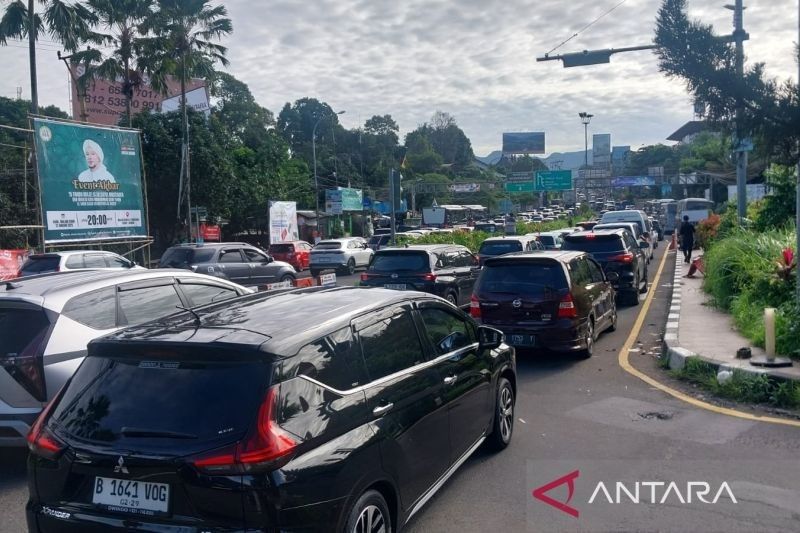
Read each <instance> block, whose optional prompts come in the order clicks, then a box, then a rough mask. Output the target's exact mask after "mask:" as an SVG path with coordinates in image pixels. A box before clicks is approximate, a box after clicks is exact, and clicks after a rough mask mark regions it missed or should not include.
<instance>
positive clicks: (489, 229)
mask: <svg viewBox="0 0 800 533" xmlns="http://www.w3.org/2000/svg"><path fill="white" fill-rule="evenodd" d="M496 230H497V226H495V225H494V224H475V231H485V232H488V233H491V232H493V231H496Z"/></svg>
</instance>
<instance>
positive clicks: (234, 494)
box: [26, 287, 516, 533]
mask: <svg viewBox="0 0 800 533" xmlns="http://www.w3.org/2000/svg"><path fill="white" fill-rule="evenodd" d="M307 309H314V313H313V314H310V313H308V312H307ZM514 359H515V357H514V349H513V348H511V347H509V346H507V345H505V344H504V343H503V335H502V333H501V332H499V331H497V330H495V329H492V328H489V327H486V326H480V327H479V326H477V325H476V324H475V323H474V322H473V320H472V319H471V318H470V317H469V316H467V315H466V314H464V313H463V312H461V311H460V310H458V309H456V308H455V307H453V306H452V305H450V304H448V303H447V302H445V301H444V300H442V299H440V298H436V297H432V296H430V295H427V294H422V293H411V292H398V291H391V290H382V289H361V288H356V287H340V288H333V289H320V288H311V289H294V290H290V291H286V292H283V293H262V294H256V295H251V296H245V297H243V298H239V299H237V300H230V301H228V302H225V304H223V305H218V304H213V305H210V306H207V307H203V308H195V309H193V310H192V311H191V312H187V313H182V314H180V315H176V316H174V317H172V318H169V319H164V320H162V321H161V322H158V323H150V324H148V325H145V326H137V327H133V328H129V329H126V330H124V331H121V332H119V333H115V334H113V335H111V336H107V337H105V338H103V339H102V340H98V341H95V342H93V343H91V344H90V346H89V355H88V357H87V358H86V359H85V361H84V363H83V364H82V365H81V367H80V368H79V369H78V371H77V372H76V374H75V375H74V376H73V377H72V379H71V380H70V382H69V383H68V384H67V386H66V387H65V388H64V389H63V390H62V392H61V393H59V395H58V396H57V397H56V398H55V399H54V400H53V402H52V403H51V404H50V405H49V406H48V408H47V409H46V411H45V412H44V413H43V414H42V416H41V417H40V418H39V419H38V421H37V423H36V424H35V426H34V428H33V429H32V430H31V434H30V436H29V447H30V450H31V454H30V456H29V460H28V468H29V488H30V499H29V501H28V504H27V507H26V509H27V520H28V527H29V530H30V531H36V532H48V531H58V532H67V533H68V532H93V531H98V532H99V531H102V532H108V531H131V530H134V529H135V530H137V531H175V532H178V531H186V532H188V531H279V530H280V531H290V530H291V531H301V530H302V531H348V532H352V531H392V530H399V529H401V528H402V526H403V525H404V524H405V523H406V522H407V521H408V519H409V518H410V517H411V516H413V515H414V513H416V512H417V511H418V510H419V509H420V508H421V507H422V506H423V505H424V504H425V503H426V502H427V501H428V500H429V499H430V498H431V497H432V496H433V494H434V493H435V492H436V491H437V490H438V489H439V488H440V487H441V486H442V485H443V484H444V483H445V481H446V480H447V478H448V477H449V476H450V475H452V474H453V473H454V472H455V470H456V469H457V467H458V466H460V465H461V464H462V463H463V462H464V461H465V460H466V459H467V458H468V457H469V456H470V455H471V454H472V453H473V452H474V451H475V450H476V449H477V448H478V447H479V446H480V445H481V444H482V443H486V444H487V445H488V446H489V447H491V448H493V449H495V450H500V449H503V448H505V447H506V446H507V445H508V444H509V442H510V440H511V436H512V432H513V424H514V398H515V393H516V374H515V360H514Z"/></svg>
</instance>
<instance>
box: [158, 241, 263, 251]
mask: <svg viewBox="0 0 800 533" xmlns="http://www.w3.org/2000/svg"><path fill="white" fill-rule="evenodd" d="M221 246H251V247H253V248H255V246H253V245H252V244H250V243H248V242H204V243H203V244H197V243H196V242H182V243H180V244H175V245H173V246H170V247H169V248H219V247H221ZM169 248H168V249H169Z"/></svg>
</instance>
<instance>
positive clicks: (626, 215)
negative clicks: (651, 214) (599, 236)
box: [600, 209, 658, 258]
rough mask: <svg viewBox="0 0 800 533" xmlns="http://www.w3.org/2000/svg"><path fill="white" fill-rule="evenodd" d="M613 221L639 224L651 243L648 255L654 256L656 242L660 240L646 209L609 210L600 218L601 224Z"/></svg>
mask: <svg viewBox="0 0 800 533" xmlns="http://www.w3.org/2000/svg"><path fill="white" fill-rule="evenodd" d="M612 222H635V223H636V224H638V225H639V228H640V229H641V230H642V233H643V234H644V235H645V237H646V238H647V240H648V242H649V243H650V248H649V250H648V257H649V258H652V257H653V251H654V250H655V246H654V243H655V242H657V241H658V233H657V232H656V231H654V230H653V225H652V224H651V223H650V219H649V218H648V217H647V214H646V213H645V212H644V211H640V210H638V209H626V210H624V211H609V212H608V213H605V214H603V216H602V217H601V218H600V224H607V223H612Z"/></svg>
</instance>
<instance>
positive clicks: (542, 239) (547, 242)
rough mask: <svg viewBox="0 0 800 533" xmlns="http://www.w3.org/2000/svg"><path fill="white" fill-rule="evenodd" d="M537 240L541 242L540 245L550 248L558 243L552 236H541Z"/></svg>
mask: <svg viewBox="0 0 800 533" xmlns="http://www.w3.org/2000/svg"><path fill="white" fill-rule="evenodd" d="M536 238H537V239H538V240H539V242H540V243H542V244H544V245H548V246H550V245H553V244H555V243H556V238H555V237H553V236H552V235H539V236H538V237H536Z"/></svg>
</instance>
